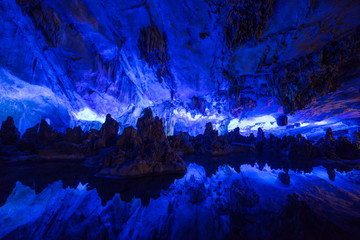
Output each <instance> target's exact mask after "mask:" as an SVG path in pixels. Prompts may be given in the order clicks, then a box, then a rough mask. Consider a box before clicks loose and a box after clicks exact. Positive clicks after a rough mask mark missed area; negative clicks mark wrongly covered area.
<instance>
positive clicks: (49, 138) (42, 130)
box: [38, 119, 61, 145]
mask: <svg viewBox="0 0 360 240" xmlns="http://www.w3.org/2000/svg"><path fill="white" fill-rule="evenodd" d="M60 136H61V134H60V133H59V132H58V131H56V130H53V128H52V127H51V126H49V124H48V123H47V122H46V121H45V120H44V119H43V120H41V123H40V126H39V131H38V140H39V142H40V143H42V144H45V145H46V144H51V143H52V142H54V141H55V140H56V139H58V138H59V137H60Z"/></svg>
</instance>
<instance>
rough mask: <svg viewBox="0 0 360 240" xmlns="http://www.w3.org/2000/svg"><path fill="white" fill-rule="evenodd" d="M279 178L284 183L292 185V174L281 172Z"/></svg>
mask: <svg viewBox="0 0 360 240" xmlns="http://www.w3.org/2000/svg"><path fill="white" fill-rule="evenodd" d="M278 179H279V181H280V182H281V183H282V184H285V185H290V175H289V174H288V173H285V172H280V173H279V175H278Z"/></svg>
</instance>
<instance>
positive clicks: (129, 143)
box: [116, 127, 143, 151]
mask: <svg viewBox="0 0 360 240" xmlns="http://www.w3.org/2000/svg"><path fill="white" fill-rule="evenodd" d="M142 145H143V142H142V139H141V137H140V135H139V133H138V131H137V130H136V129H135V128H133V127H126V128H125V129H124V131H123V133H122V134H121V135H120V136H119V137H118V140H117V142H116V148H117V149H118V150H123V151H129V150H135V149H139V150H140V149H141V148H142Z"/></svg>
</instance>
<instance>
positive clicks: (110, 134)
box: [97, 114, 119, 148]
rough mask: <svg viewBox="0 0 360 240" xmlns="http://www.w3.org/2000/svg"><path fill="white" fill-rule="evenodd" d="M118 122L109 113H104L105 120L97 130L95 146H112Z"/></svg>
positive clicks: (114, 142) (117, 129)
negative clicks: (97, 136)
mask: <svg viewBox="0 0 360 240" xmlns="http://www.w3.org/2000/svg"><path fill="white" fill-rule="evenodd" d="M118 131H119V123H118V122H116V121H115V120H114V119H113V118H112V117H111V115H110V114H107V115H106V120H105V122H104V124H103V125H102V126H101V129H100V131H99V139H98V141H97V148H104V147H110V146H114V145H115V144H116V138H117V133H118Z"/></svg>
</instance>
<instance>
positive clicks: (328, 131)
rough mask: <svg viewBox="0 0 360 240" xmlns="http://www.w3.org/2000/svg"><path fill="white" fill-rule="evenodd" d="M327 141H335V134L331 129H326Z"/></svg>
mask: <svg viewBox="0 0 360 240" xmlns="http://www.w3.org/2000/svg"><path fill="white" fill-rule="evenodd" d="M325 139H326V140H327V141H331V142H334V141H335V138H334V134H333V131H332V129H331V128H328V129H326V135H325Z"/></svg>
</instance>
